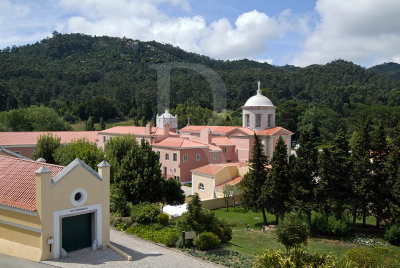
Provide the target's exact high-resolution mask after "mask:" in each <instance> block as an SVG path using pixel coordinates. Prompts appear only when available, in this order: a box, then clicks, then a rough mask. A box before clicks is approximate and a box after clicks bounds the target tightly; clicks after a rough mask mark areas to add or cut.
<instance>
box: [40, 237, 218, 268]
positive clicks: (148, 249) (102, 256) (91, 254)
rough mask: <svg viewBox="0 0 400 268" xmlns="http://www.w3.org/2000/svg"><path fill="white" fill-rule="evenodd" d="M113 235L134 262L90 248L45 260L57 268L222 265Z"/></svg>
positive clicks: (174, 267) (134, 238)
mask: <svg viewBox="0 0 400 268" xmlns="http://www.w3.org/2000/svg"><path fill="white" fill-rule="evenodd" d="M110 235H111V241H112V242H111V243H112V244H113V245H114V246H116V247H118V248H120V249H122V250H123V251H124V252H126V253H128V254H129V255H131V256H132V259H133V260H132V261H131V262H128V261H125V260H124V259H123V258H122V257H121V256H120V255H118V254H117V253H115V252H114V251H112V250H110V249H107V250H105V251H101V250H97V251H91V249H89V248H87V249H83V250H78V251H75V252H71V253H70V254H69V255H68V257H67V258H65V259H60V260H57V261H44V262H43V263H47V264H50V265H54V266H58V267H94V266H96V267H110V268H111V267H118V268H120V267H121V268H123V267H149V268H153V267H165V268H167V267H170V268H180V267H190V268H191V267H193V268H195V267H199V268H200V267H201V268H204V267H210V268H217V267H219V268H221V267H223V266H220V265H217V264H213V263H210V262H206V261H203V260H201V259H198V258H195V257H191V256H188V255H186V254H183V253H181V252H179V251H177V250H172V249H168V248H164V247H161V246H158V245H155V244H153V243H150V242H148V241H146V240H143V239H140V238H138V237H135V236H132V235H127V234H125V233H123V232H118V231H116V230H113V229H111V230H110Z"/></svg>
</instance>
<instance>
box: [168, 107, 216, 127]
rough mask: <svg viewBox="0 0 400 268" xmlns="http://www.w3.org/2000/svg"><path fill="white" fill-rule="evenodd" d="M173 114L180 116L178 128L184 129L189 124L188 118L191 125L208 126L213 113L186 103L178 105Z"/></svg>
mask: <svg viewBox="0 0 400 268" xmlns="http://www.w3.org/2000/svg"><path fill="white" fill-rule="evenodd" d="M171 113H173V114H177V115H178V128H183V127H185V126H186V125H187V124H188V118H190V124H191V125H207V124H208V119H210V117H211V113H212V111H211V110H210V109H207V108H203V107H201V106H199V105H193V104H189V103H184V104H178V105H177V106H176V109H173V110H171Z"/></svg>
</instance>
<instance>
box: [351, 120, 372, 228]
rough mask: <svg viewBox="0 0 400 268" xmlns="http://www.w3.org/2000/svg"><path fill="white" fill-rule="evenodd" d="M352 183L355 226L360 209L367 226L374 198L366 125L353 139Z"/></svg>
mask: <svg viewBox="0 0 400 268" xmlns="http://www.w3.org/2000/svg"><path fill="white" fill-rule="evenodd" d="M351 162H352V171H351V176H350V179H351V183H352V189H353V190H352V203H353V224H354V223H355V220H356V216H357V210H358V209H360V210H361V213H362V218H363V227H365V225H366V217H367V215H368V204H369V203H370V202H371V197H372V189H371V185H372V174H371V168H372V166H371V161H370V137H369V126H368V124H366V125H365V126H364V128H363V130H362V132H361V133H359V132H354V133H353V136H352V138H351Z"/></svg>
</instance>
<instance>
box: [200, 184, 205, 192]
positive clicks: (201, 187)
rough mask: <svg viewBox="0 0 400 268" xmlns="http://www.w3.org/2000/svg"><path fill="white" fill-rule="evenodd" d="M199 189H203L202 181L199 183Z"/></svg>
mask: <svg viewBox="0 0 400 268" xmlns="http://www.w3.org/2000/svg"><path fill="white" fill-rule="evenodd" d="M199 190H202V191H204V184H202V183H199Z"/></svg>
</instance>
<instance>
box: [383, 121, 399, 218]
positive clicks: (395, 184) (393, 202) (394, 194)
mask: <svg viewBox="0 0 400 268" xmlns="http://www.w3.org/2000/svg"><path fill="white" fill-rule="evenodd" d="M386 170H387V174H388V182H389V187H390V189H391V195H390V213H391V217H392V219H393V220H395V221H400V173H399V171H400V125H398V126H397V127H396V129H395V130H394V132H393V139H392V142H391V144H390V150H389V155H388V159H387V162H386Z"/></svg>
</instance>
